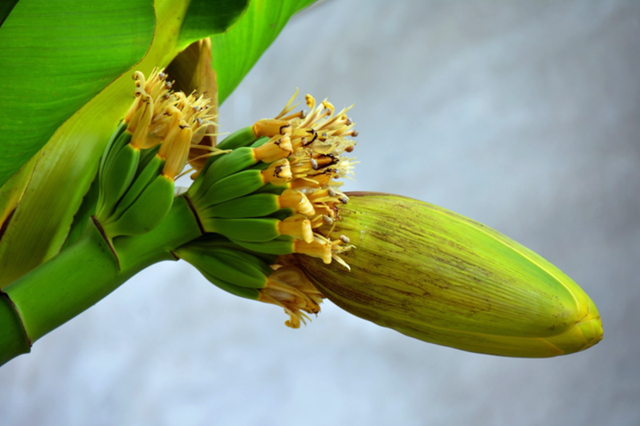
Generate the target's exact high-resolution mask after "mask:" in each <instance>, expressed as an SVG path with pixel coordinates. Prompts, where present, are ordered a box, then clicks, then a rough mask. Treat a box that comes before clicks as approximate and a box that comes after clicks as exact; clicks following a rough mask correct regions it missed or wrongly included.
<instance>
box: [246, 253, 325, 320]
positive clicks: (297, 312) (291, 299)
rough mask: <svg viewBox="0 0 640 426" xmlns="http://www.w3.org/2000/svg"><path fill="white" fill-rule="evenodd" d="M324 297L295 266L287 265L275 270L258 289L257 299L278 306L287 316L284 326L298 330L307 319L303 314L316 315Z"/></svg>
mask: <svg viewBox="0 0 640 426" xmlns="http://www.w3.org/2000/svg"><path fill="white" fill-rule="evenodd" d="M323 298H324V296H323V295H322V293H320V292H319V291H318V289H316V288H315V286H314V285H313V284H312V283H311V281H310V280H309V278H308V277H307V276H306V274H305V273H304V272H303V271H302V270H301V269H300V268H298V267H297V266H293V265H288V266H282V267H280V268H278V269H276V270H275V271H274V272H273V273H272V274H271V275H270V276H269V277H268V278H267V285H266V286H265V287H264V288H262V289H260V296H259V299H258V300H260V301H262V302H265V303H271V304H274V305H277V306H280V307H281V308H283V309H284V311H285V312H286V313H287V314H288V315H289V321H287V322H285V325H287V326H288V327H291V328H299V327H300V323H304V324H306V321H305V320H308V319H309V317H308V316H307V315H305V314H304V313H303V312H306V313H309V314H317V313H318V312H320V303H322V299H323Z"/></svg>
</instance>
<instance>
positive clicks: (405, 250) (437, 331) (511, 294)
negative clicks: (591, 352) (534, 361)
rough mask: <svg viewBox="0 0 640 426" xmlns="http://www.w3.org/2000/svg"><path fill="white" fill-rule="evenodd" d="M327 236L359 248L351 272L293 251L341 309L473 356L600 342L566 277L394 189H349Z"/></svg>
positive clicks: (530, 353)
mask: <svg viewBox="0 0 640 426" xmlns="http://www.w3.org/2000/svg"><path fill="white" fill-rule="evenodd" d="M340 217H341V220H337V221H335V223H334V224H333V225H332V226H333V227H334V228H332V231H333V232H338V233H340V234H343V235H344V236H346V238H347V240H350V241H351V242H352V243H353V244H354V245H355V246H356V247H357V249H356V250H351V251H348V252H346V253H344V254H343V256H344V260H345V261H346V262H347V263H348V264H349V265H350V266H351V272H350V273H345V270H344V268H342V267H340V266H337V265H335V263H332V264H330V265H326V264H324V263H322V262H320V261H318V260H317V259H313V258H310V257H306V256H296V257H297V259H298V262H299V264H300V265H301V267H302V268H303V269H304V270H305V271H306V272H307V273H308V275H309V276H310V277H311V278H312V281H313V282H314V284H315V285H316V286H317V287H318V289H319V290H320V291H321V292H322V293H323V294H324V295H325V296H326V297H327V298H329V299H330V300H332V301H333V302H334V303H336V304H337V305H338V306H340V307H342V308H343V309H345V310H347V311H348V312H350V313H352V314H354V315H357V316H359V317H362V318H364V319H367V320H370V321H372V322H374V323H376V324H378V325H381V326H384V327H390V328H393V329H395V330H397V331H399V332H401V333H403V334H406V335H408V336H411V337H415V338H417V339H420V340H424V341H427V342H431V343H436V344H439V345H444V346H450V347H454V348H458V349H462V350H466V351H470V352H479V353H485V354H493V355H502V356H513V357H552V356H557V355H563V354H569V353H573V352H578V351H581V350H584V349H587V348H589V347H590V346H593V345H595V344H596V343H598V342H599V341H600V340H601V339H602V323H601V320H600V315H599V313H598V310H597V308H596V306H595V304H594V303H593V302H592V301H591V299H590V298H589V296H587V295H586V294H585V292H584V291H583V290H582V289H581V288H580V287H578V285H577V284H575V283H574V282H573V281H572V280H571V279H570V278H569V277H568V276H566V275H565V274H564V273H562V272H561V271H560V270H559V269H558V268H556V267H554V266H553V265H552V264H550V263H549V262H548V261H546V260H545V259H543V258H542V257H540V256H538V255H537V254H535V253H533V252H532V251H530V250H528V249H527V248H525V247H523V246H522V245H520V244H518V243H516V242H514V241H512V240H510V239H509V238H507V237H505V236H504V235H502V234H500V233H498V232H496V231H494V230H493V229H491V228H488V227H486V226H484V225H482V224H480V223H477V222H474V221H472V220H470V219H467V218H465V217H463V216H460V215H457V214H455V213H453V212H450V211H447V210H445V209H442V208H440V207H436V206H433V205H430V204H427V203H424V202H421V201H417V200H412V199H409V198H404V197H400V196H395V195H385V194H376V193H352V194H350V202H349V204H348V205H346V206H341V208H340Z"/></svg>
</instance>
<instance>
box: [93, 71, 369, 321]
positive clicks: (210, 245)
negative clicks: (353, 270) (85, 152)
mask: <svg viewBox="0 0 640 426" xmlns="http://www.w3.org/2000/svg"><path fill="white" fill-rule="evenodd" d="M134 80H135V84H136V89H135V99H134V102H133V104H132V106H131V108H130V109H129V111H128V113H127V114H126V116H125V118H124V120H123V121H122V123H121V124H120V125H119V126H118V128H117V129H116V131H115V132H114V134H113V136H112V138H111V141H110V142H109V144H108V147H107V150H106V153H105V155H104V156H103V159H102V162H101V164H100V167H99V189H100V192H99V194H100V195H99V200H98V205H97V208H96V214H95V216H94V223H96V224H97V225H99V227H100V229H101V231H102V232H103V234H104V236H105V237H106V238H107V240H108V241H109V242H110V243H111V242H113V239H114V238H118V237H124V236H131V235H139V234H144V233H147V232H149V231H150V230H151V229H153V228H155V227H156V226H157V225H158V224H159V223H160V222H161V221H162V220H163V219H164V218H165V216H166V215H167V214H168V212H169V210H171V207H172V204H173V202H174V180H175V178H176V176H177V175H178V174H180V173H181V172H182V169H183V168H184V167H185V165H186V164H187V162H190V163H191V164H192V166H193V167H194V169H195V173H193V174H192V176H191V177H192V178H193V179H194V182H193V184H192V185H191V187H190V188H189V190H188V191H187V192H186V194H183V195H182V196H183V197H184V198H185V199H186V200H187V202H188V204H189V206H190V207H191V209H192V211H193V213H194V215H195V217H196V219H197V221H198V224H199V225H200V230H201V233H202V234H203V235H202V237H201V238H199V239H197V240H195V241H192V242H190V243H188V244H186V245H183V246H182V247H178V248H176V247H174V248H172V250H173V253H174V255H175V256H176V257H178V258H182V259H184V260H186V261H187V262H189V263H191V264H192V265H193V266H195V267H196V268H197V269H198V270H200V271H201V272H202V274H203V275H204V276H205V277H206V278H208V279H209V280H210V281H211V282H213V283H214V284H216V285H217V286H218V287H220V288H222V289H224V290H226V291H228V292H230V293H233V294H235V295H238V296H242V297H246V298H250V299H255V300H260V301H263V302H267V303H272V304H275V305H278V306H281V307H282V308H284V310H285V312H286V313H287V314H289V316H290V319H289V321H287V322H286V324H287V325H288V326H291V327H294V328H297V327H299V326H300V324H301V323H302V322H305V320H306V319H308V316H307V315H306V314H316V313H318V312H319V311H320V306H319V303H320V302H321V301H322V297H323V296H322V294H321V293H320V292H319V291H318V290H317V289H316V288H315V287H314V286H313V285H312V284H311V281H310V280H309V278H308V277H307V276H306V275H305V273H304V272H303V271H302V270H301V269H300V268H299V267H297V266H296V265H295V264H293V263H292V262H289V261H288V260H287V258H286V257H283V256H286V255H290V254H293V253H299V254H305V255H309V256H313V257H317V258H320V259H322V261H323V262H324V263H331V262H332V261H333V260H336V261H337V262H339V263H341V264H343V265H345V266H347V265H346V263H345V262H344V261H343V260H342V259H341V258H340V256H339V254H340V253H342V252H344V251H346V250H349V249H350V248H351V247H352V246H351V245H350V244H349V241H348V239H346V237H341V238H331V234H332V227H333V224H334V221H336V220H338V219H339V210H338V207H339V206H340V205H342V204H345V203H347V202H348V198H347V197H346V196H345V195H344V194H343V193H342V192H340V191H339V190H338V187H339V186H340V185H341V183H340V182H338V181H337V179H339V178H342V177H347V176H350V175H352V174H353V171H352V169H353V165H354V162H353V161H352V160H351V159H347V158H343V157H342V156H341V154H343V153H344V152H351V151H352V150H353V147H354V145H355V142H354V141H353V140H352V139H350V138H349V137H350V136H351V137H353V136H356V134H357V133H356V132H355V131H354V130H353V126H354V124H353V122H351V120H349V118H348V117H347V114H346V112H347V109H344V110H342V111H340V112H337V113H336V111H335V108H334V107H333V105H332V104H331V103H329V102H327V101H326V100H325V101H323V102H321V103H319V104H317V105H316V101H315V99H314V98H313V97H312V96H309V95H307V97H306V103H307V105H308V107H309V108H310V112H309V114H308V115H306V114H305V113H304V112H302V111H301V112H296V113H292V112H291V111H292V110H293V109H294V108H295V105H294V106H291V103H292V101H293V99H294V97H295V95H294V97H292V98H291V100H290V101H289V102H288V103H287V105H286V106H285V107H284V109H283V110H282V112H281V113H280V114H278V116H277V117H275V118H273V119H264V120H260V121H258V122H257V123H255V124H254V125H252V126H249V127H246V128H244V129H240V130H239V131H237V132H235V133H233V134H231V135H229V136H228V137H227V138H226V139H225V140H223V141H222V142H221V143H220V144H218V146H217V147H209V146H206V145H205V144H201V143H200V142H201V140H202V138H203V137H205V136H210V135H209V134H207V133H206V132H207V129H208V128H209V127H210V125H212V124H213V119H214V118H215V117H213V116H212V115H211V113H210V111H211V108H210V106H209V103H208V100H207V99H206V98H203V97H196V96H195V94H191V95H189V96H186V95H185V94H184V93H182V92H173V91H172V90H171V86H172V84H171V83H169V82H168V81H167V76H166V75H165V74H164V73H163V72H162V71H161V70H154V72H153V73H152V74H151V75H150V77H149V79H145V77H144V75H143V74H142V73H140V72H136V73H135V74H134ZM296 94H297V92H296ZM194 152H195V153H199V154H194ZM203 157H208V159H207V161H206V162H204V164H203V162H202V161H198V160H202V158H203ZM189 159H191V160H189ZM194 160H195V161H194ZM112 247H114V246H112ZM114 251H115V250H114ZM116 255H117V253H116ZM347 268H348V266H347Z"/></svg>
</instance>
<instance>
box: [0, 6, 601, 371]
mask: <svg viewBox="0 0 640 426" xmlns="http://www.w3.org/2000/svg"><path fill="white" fill-rule="evenodd" d="M312 1H313V0H284V1H282V0H278V1H276V0H251V1H249V0H208V1H206V0H191V1H189V0H155V1H151V0H126V1H124V0H111V1H109V2H103V3H101V4H100V5H90V4H88V3H86V2H83V1H81V0H70V1H64V2H62V1H59V2H58V1H56V2H48V1H43V0H20V1H19V2H10V3H8V4H6V5H5V6H3V9H0V22H2V26H1V27H0V46H2V49H1V50H0V66H2V69H3V70H5V71H4V74H5V75H4V76H3V79H1V80H0V143H1V147H2V148H1V149H2V156H1V157H0V185H2V187H1V188H0V323H1V324H2V327H1V328H0V363H4V362H7V361H9V360H10V359H12V358H14V357H15V356H18V355H20V354H22V353H26V352H28V351H29V350H30V347H31V345H32V344H33V343H34V342H35V341H36V340H37V339H38V338H40V337H42V336H43V335H45V334H46V333H48V332H50V331H51V330H53V329H55V328H56V327H58V326H60V325H62V324H63V323H64V322H66V321H68V320H69V319H71V318H73V317H74V316H75V315H78V314H79V313H81V312H82V311H84V310H85V309H87V308H89V307H90V306H92V305H93V304H95V303H96V302H98V301H99V300H101V299H102V298H104V297H105V296H107V295H108V294H109V293H110V292H112V291H113V290H114V289H116V288H117V287H118V286H119V285H121V284H122V283H124V282H125V281H126V280H128V279H129V278H130V277H131V276H133V275H134V274H136V273H137V272H139V271H140V270H142V269H144V268H146V267H148V266H150V265H152V264H154V263H157V262H160V261H166V260H169V261H170V260H178V259H183V260H185V261H187V262H189V263H190V264H192V265H193V266H194V267H196V268H197V269H198V270H199V271H200V272H201V273H202V274H203V275H204V276H205V277H206V278H207V279H209V280H210V281H211V282H212V283H213V284H215V285H216V286H218V287H219V288H221V289H223V290H225V291H228V292H230V293H233V294H235V295H237V296H240V297H244V298H247V299H253V300H258V301H262V302H265V303H269V304H273V305H276V306H278V307H280V308H282V309H284V311H285V313H286V314H287V315H288V317H289V319H288V320H287V322H286V325H288V326H290V327H293V328H298V327H300V325H301V323H305V322H306V321H307V320H308V315H307V314H316V313H318V312H319V311H320V303H321V302H322V299H324V298H325V297H326V298H329V299H330V300H332V301H333V302H335V303H336V304H337V305H339V306H341V307H343V308H344V309H345V310H347V311H348V312H351V313H353V314H355V315H358V316H360V317H362V318H365V319H368V320H371V321H373V322H375V323H377V324H379V325H382V326H386V327H391V328H393V329H396V330H398V331H400V332H401V333H404V334H407V335H409V336H411V337H415V338H418V339H421V340H425V341H428V342H432V343H436V344H442V345H446V346H451V347H455V348H458V349H463V350H468V351H473V352H480V353H489V354H494V355H503V356H520V357H548V356H556V355H562V354H568V353H573V352H577V351H580V350H583V349H586V348H588V347H590V346H592V345H593V344H595V343H597V342H598V341H599V340H600V339H601V337H602V328H601V323H600V317H599V314H598V312H597V309H596V307H595V305H594V304H593V302H592V301H591V300H590V299H589V297H588V296H587V295H586V294H585V293H584V292H583V291H582V290H581V289H580V288H579V287H578V286H577V285H576V284H575V283H574V282H573V281H572V280H571V279H570V278H568V277H567V276H566V275H564V274H562V272H560V271H559V270H557V268H555V267H553V265H551V264H550V263H549V262H547V261H546V260H544V259H542V258H541V257H539V256H537V255H535V254H534V253H532V252H530V251H528V250H527V249H526V248H524V247H522V246H520V245H519V244H517V243H515V242H513V241H511V240H509V239H508V238H507V237H505V236H503V235H502V234H499V233H498V232H497V231H494V230H491V229H489V228H486V227H484V226H482V225H480V224H478V223H476V222H473V221H471V220H469V219H466V218H463V217H461V216H458V215H456V214H454V213H452V212H448V211H446V210H444V209H440V208H437V207H435V206H431V205H428V204H426V203H421V202H417V201H415V200H408V199H404V198H402V197H397V196H390V195H380V194H374V193H370V194H351V195H350V194H345V193H342V192H341V191H340V190H339V186H340V179H342V178H344V177H346V176H349V175H350V174H352V173H353V167H354V164H355V163H354V161H353V160H352V159H350V158H349V157H348V156H347V154H349V153H350V152H352V151H353V149H354V148H355V145H356V143H355V138H356V137H357V131H356V130H355V129H354V122H353V121H352V120H351V118H350V117H349V116H348V115H347V112H348V110H349V109H344V110H342V111H336V109H335V108H334V107H333V105H332V104H331V103H330V102H328V101H327V100H325V101H322V102H316V100H315V98H314V97H312V96H310V95H307V96H306V97H305V103H306V106H307V109H308V110H307V111H305V110H300V111H294V110H295V107H296V105H293V100H294V98H295V97H296V95H294V97H293V98H292V99H291V101H290V102H289V103H287V104H286V105H285V106H284V108H282V110H281V111H280V112H279V113H274V114H273V117H272V118H269V119H263V120H259V121H258V122H255V123H253V124H251V125H249V126H247V127H245V128H242V129H239V130H238V131H236V132H234V133H232V134H231V135H229V136H227V137H226V138H224V139H223V140H221V141H219V142H218V141H217V137H218V134H217V121H218V114H217V110H218V105H219V104H220V103H222V102H224V100H225V99H226V98H227V97H228V96H229V94H230V93H231V92H232V91H233V89H234V88H235V87H236V86H237V85H238V84H239V83H240V81H241V80H242V78H243V77H244V75H246V73H247V72H248V71H249V70H250V69H251V67H252V66H253V65H254V64H255V63H256V61H257V60H258V58H259V57H260V55H261V54H262V53H263V52H264V50H265V49H266V48H267V47H268V46H269V45H270V44H271V43H272V42H273V41H274V40H275V38H276V37H277V35H278V33H279V32H280V31H281V30H282V28H283V27H284V25H285V24H286V22H287V21H288V19H289V18H290V17H291V16H292V15H294V14H295V13H297V12H299V11H300V10H302V9H303V8H305V7H307V6H309V4H310V3H312ZM365 148H366V147H365ZM186 165H188V166H189V168H190V170H192V171H193V174H192V175H191V176H192V178H193V180H194V181H193V184H192V185H191V186H190V188H189V189H188V190H187V191H186V192H182V193H176V188H175V185H174V182H175V179H176V178H177V176H179V175H180V174H181V173H182V171H183V169H184V168H185V166H186Z"/></svg>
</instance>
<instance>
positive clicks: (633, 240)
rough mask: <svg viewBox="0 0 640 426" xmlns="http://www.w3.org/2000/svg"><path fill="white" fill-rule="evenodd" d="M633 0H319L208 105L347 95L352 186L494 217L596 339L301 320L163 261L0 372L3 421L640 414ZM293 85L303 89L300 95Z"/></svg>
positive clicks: (253, 111) (229, 109) (636, 23)
mask: <svg viewBox="0 0 640 426" xmlns="http://www.w3.org/2000/svg"><path fill="white" fill-rule="evenodd" d="M639 19H640V2H639V1H635V0H630V1H622V0H620V1H616V0H593V1H587V0H579V1H578V0H576V1H569V0H557V1H541V0H530V1H517V2H513V1H506V0H505V1H489V0H482V1H481V0H478V1H464V2H463V1H446V0H441V1H431V0H429V1H427V0H422V1H395V2H394V1H388V0H385V1H382V0H375V1H373V0H366V1H365V0H331V1H328V2H325V3H323V4H321V5H319V6H317V7H315V8H314V9H312V10H309V11H307V12H304V13H303V14H301V15H300V16H298V17H296V18H295V19H294V20H293V21H292V22H291V24H290V25H289V26H288V27H287V28H285V30H284V32H283V33H282V34H281V36H280V38H279V39H278V40H277V41H276V43H275V44H274V45H273V46H272V47H271V48H270V49H269V51H268V52H267V53H266V54H265V55H264V57H263V58H262V59H261V61H260V62H259V63H258V65H257V66H256V68H255V69H254V70H253V71H252V72H251V73H250V74H249V76H248V77H247V78H246V80H245V81H244V83H243V84H242V85H241V86H240V88H239V89H238V90H237V91H236V92H235V93H234V94H233V95H232V96H231V97H230V98H229V100H228V101H227V102H226V104H225V105H224V106H223V108H222V109H221V116H220V122H221V125H222V128H223V130H225V131H231V130H235V129H236V128H239V127H241V126H245V125H247V124H250V123H252V122H253V121H255V120H257V119H259V118H264V117H269V116H273V115H274V114H277V112H279V111H280V109H281V108H282V106H283V104H284V103H285V102H286V101H287V100H288V99H289V97H290V96H291V94H292V93H293V91H294V89H295V88H296V87H299V88H300V89H301V94H304V93H311V94H314V95H315V96H316V97H317V98H321V99H322V98H324V97H328V98H329V99H330V100H331V101H332V102H333V103H334V104H335V105H336V106H337V107H342V106H347V105H350V104H351V103H355V104H356V106H355V108H354V109H353V110H352V114H351V115H352V116H353V118H354V119H355V121H356V122H357V124H358V126H357V129H358V130H359V131H360V137H359V138H358V140H359V145H358V147H357V149H356V151H355V152H354V154H355V155H356V156H357V158H358V160H360V161H361V164H359V165H358V166H357V169H356V176H357V181H356V182H349V183H348V184H347V186H346V188H347V189H348V190H374V191H383V192H393V193H398V194H402V195H406V196H410V197H414V198H418V199H421V200H425V201H428V202H431V203H434V204H437V205H440V206H443V207H445V208H448V209H450V210H453V211H456V212H458V213H461V214H463V215H465V216H468V217H471V218H473V219H475V220H478V221H480V222H483V223H485V224H487V225H489V226H492V227H494V228H496V229H498V230H499V231H501V232H503V233H505V234H507V235H509V236H510V237H512V238H514V239H515V240H517V241H519V242H521V243H523V244H524V245H526V246H528V247H530V248H532V249H533V250H535V251H537V252H538V253H539V254H541V255H542V256H544V257H546V258H547V259H549V260H550V261H551V262H553V263H554V264H556V265H557V266H559V267H560V268H561V269H562V270H564V271H565V272H566V273H567V274H568V275H569V276H571V277H572V278H574V279H575V281H577V282H578V283H579V284H580V285H581V286H582V287H583V288H584V289H585V291H586V292H587V293H588V294H589V295H590V296H591V297H592V298H593V300H594V301H595V302H596V304H597V306H598V307H599V309H600V313H601V315H602V318H603V323H604V329H605V338H604V340H603V341H602V342H601V343H600V344H599V345H597V346H595V347H593V348H591V349H589V350H587V351H586V352H583V353H579V354H575V355H570V356H566V357H559V358H553V359H546V360H522V359H509V358H498V357H490V356H484V355H476V354H469V353H465V352H461V351H456V350H453V349H448V348H443V347H438V346H434V345H430V344H427V343H422V342H419V341H417V340H413V339H410V338H407V337H404V336H402V335H400V334H398V333H396V332H394V331H391V330H387V329H383V328H379V327H377V326H375V325H373V324H370V323H368V322H365V321H363V320H360V319H358V318H355V317H351V316H350V315H348V314H347V313H345V312H343V311H341V310H340V309H338V308H337V307H335V306H334V305H332V304H331V303H330V302H327V303H325V305H324V307H323V312H322V313H321V314H320V315H319V317H318V318H317V319H314V321H313V322H312V323H311V324H310V325H308V326H306V327H303V328H302V329H300V330H290V329H288V328H286V327H285V326H284V325H283V323H284V321H285V320H286V316H285V315H284V313H283V312H282V311H281V310H279V309H277V308H274V307H271V306H267V305H263V304H259V303H255V302H251V301H245V300H241V299H237V298H235V297H233V296H230V295H227V294H226V293H224V292H222V291H220V290H218V289H217V288H215V287H213V286H212V285H210V284H208V283H207V282H206V281H205V280H204V279H203V278H201V277H200V276H199V275H198V274H197V273H195V272H194V271H193V270H191V269H190V268H189V267H188V265H186V264H183V263H178V264H169V263H167V264H160V265H156V266H155V267H153V268H150V269H149V270H147V271H144V272H143V273H141V274H139V275H138V276H137V277H135V278H134V279H133V280H131V281H130V282H129V283H127V284H126V285H124V286H123V287H122V288H121V289H119V290H117V291H116V292H115V293H114V294H113V295H111V296H110V297H108V298H107V299H106V300H104V301H102V302H100V303H99V304H98V305H97V306H95V307H94V308H92V309H91V310H89V311H88V312H86V313H84V314H82V315H81V316H79V317H78V318H76V319H75V320H73V321H71V322H70V323H69V324H67V325H65V326H63V327H61V328H60V329H58V330H56V331H54V332H53V333H51V334H50V335H48V336H46V337H44V338H43V339H42V340H41V341H39V342H38V343H37V344H36V345H35V346H34V348H33V351H32V353H31V354H30V355H27V356H22V357H20V358H18V359H16V360H13V361H11V362H10V363H9V364H8V365H6V366H4V367H3V368H2V369H1V370H0V423H2V424H3V425H25V426H26V425H68V426H71V425H95V426H100V425H178V424H180V425H221V426H223V425H225V426H226V425H229V426H244V425H247V426H248V425H255V426H270V425H279V426H289V425H292V426H293V425H308V426H315V425H346V424H356V425H361V424H366V425H421V426H422V425H467V424H468V425H510V426H513V425H540V424H547V425H564V426H571V425H584V424H592V425H605V424H606V425H616V426H617V425H620V426H622V425H630V426H632V425H633V426H635V425H638V424H640V408H639V407H640V383H639V382H638V381H639V379H640V366H639V360H640V343H639V338H640V334H639V333H638V331H637V327H638V323H640V309H639V308H638V307H639V306H640V282H639V281H640V280H639V279H638V271H639V268H640V265H639V264H640V242H639V241H640V223H639V220H640V201H639V199H638V195H639V193H640V137H639V135H640V105H639V101H640V84H639V83H638V78H639V75H640V20H639ZM300 98H301V99H302V97H300Z"/></svg>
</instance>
